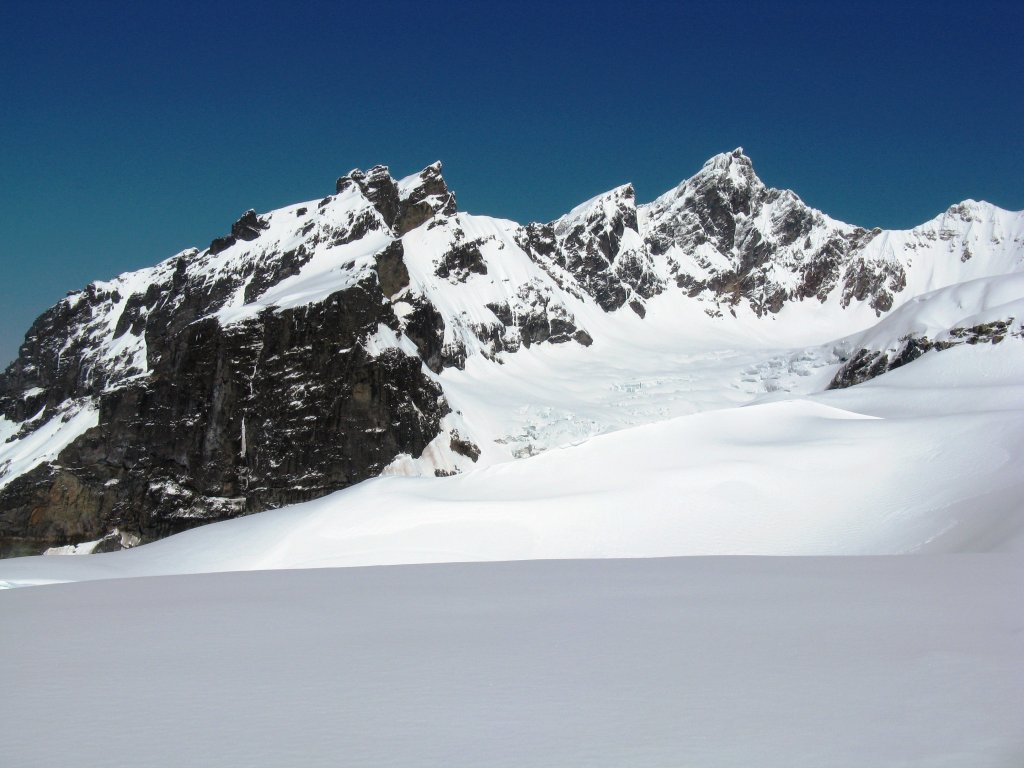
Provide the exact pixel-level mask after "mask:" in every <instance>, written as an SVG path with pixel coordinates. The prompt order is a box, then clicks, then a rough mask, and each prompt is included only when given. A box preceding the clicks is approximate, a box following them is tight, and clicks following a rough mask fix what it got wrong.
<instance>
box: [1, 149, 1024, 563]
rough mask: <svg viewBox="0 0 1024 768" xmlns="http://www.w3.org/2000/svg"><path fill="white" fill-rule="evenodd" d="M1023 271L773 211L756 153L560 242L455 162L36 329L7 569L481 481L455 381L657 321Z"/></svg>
mask: <svg viewBox="0 0 1024 768" xmlns="http://www.w3.org/2000/svg"><path fill="white" fill-rule="evenodd" d="M1022 270H1024V216H1022V214H1020V213H1011V212H1007V211H1002V210H1000V209H998V208H996V207H995V206H990V205H989V204H987V203H977V202H975V201H964V202H963V203H960V204H957V205H955V206H952V207H951V208H950V209H949V210H948V211H946V212H945V213H943V214H941V215H940V216H939V217H937V218H936V219H934V220H932V221H930V222H926V223H925V224H922V225H921V226H919V227H916V228H914V229H912V230H907V231H891V232H885V231H882V230H870V231H869V230H865V229H863V228H860V227H854V226H851V225H848V224H844V223H842V222H838V221H836V220H834V219H831V218H829V217H828V216H826V215H825V214H823V213H821V212H820V211H816V210H814V209H812V208H810V207H808V206H807V205H806V204H804V203H803V202H802V201H801V200H800V198H799V197H797V196H796V195H795V194H794V193H792V192H788V191H785V190H778V189H772V188H770V187H767V186H766V185H765V184H763V183H762V182H761V180H760V179H759V178H758V177H757V176H756V174H755V173H754V170H753V164H752V163H751V161H750V159H749V158H748V157H747V156H746V155H745V154H744V153H743V151H742V149H740V148H737V149H735V150H733V151H732V152H726V153H722V154H720V155H716V156H715V157H713V158H711V159H709V160H708V162H707V163H705V164H704V165H703V167H702V168H701V169H699V170H698V172H697V173H696V174H694V175H693V176H691V177H690V178H688V179H687V180H685V181H683V182H682V183H681V184H679V185H678V186H676V187H675V188H673V189H672V190H669V191H668V192H666V193H665V194H663V195H661V196H659V197H658V198H656V199H655V200H654V201H652V202H650V203H646V204H642V205H637V202H636V194H635V191H634V189H633V187H632V186H631V185H629V184H624V185H622V186H619V187H616V188H615V189H613V190H610V191H609V192H606V193H604V194H602V195H598V196H596V197H594V198H592V199H591V200H588V201H586V202H584V203H582V204H581V205H578V206H576V207H575V208H573V209H572V210H571V211H570V212H569V213H567V214H566V215H564V216H562V217H559V218H558V219H556V220H555V221H553V222H550V223H547V224H544V223H532V224H526V225H520V224H517V223H515V222H511V221H506V220H502V219H495V218H491V217H487V216H475V215H471V214H469V213H465V212H460V211H459V210H458V209H457V206H456V199H455V195H454V193H453V192H452V191H451V190H450V189H449V188H448V185H447V184H446V182H445V180H444V177H443V174H442V167H441V164H440V163H433V164H431V165H428V166H426V167H425V168H424V169H423V170H421V171H419V172H418V173H415V174H411V175H409V176H406V177H403V178H400V179H395V178H394V177H393V176H392V175H391V172H390V170H389V169H388V168H387V166H384V165H377V166H374V167H372V168H370V169H368V170H366V171H362V170H359V169H353V170H351V171H349V172H348V173H347V174H345V175H343V176H341V177H339V178H338V179H337V181H336V184H335V189H334V192H333V193H332V194H330V195H328V196H326V197H324V198H322V199H320V200H312V201H308V202H304V203H297V204H294V205H290V206H285V207H283V208H279V209H277V210H273V211H268V212H263V213H258V212H256V211H253V210H250V211H246V212H245V213H244V214H242V216H240V217H239V218H238V219H237V220H236V221H235V222H234V223H233V224H232V226H231V227H230V230H229V231H228V232H227V233H226V234H225V235H224V236H222V237H220V238H217V239H215V240H214V241H213V242H212V243H211V244H210V246H209V247H208V248H205V249H187V250H184V251H182V252H180V253H178V254H176V255H174V256H172V257H171V258H169V259H167V260H165V261H164V262H162V263H160V264H158V265H156V266H154V267H151V268H148V269H143V270H139V271H137V272H131V273H126V274H124V275H120V276H118V277H116V278H114V279H112V280H107V281H97V282H95V283H92V284H90V285H89V286H88V287H87V288H86V289H85V290H83V291H79V292H75V293H73V294H71V295H69V296H68V297H66V298H65V299H63V300H62V301H60V302H58V303H57V304H56V305H55V306H54V307H52V308H51V309H49V310H47V312H45V313H44V314H43V315H42V316H40V318H39V319H38V320H37V321H36V322H35V323H34V324H33V326H32V328H31V329H30V330H29V332H28V334H27V335H26V338H25V342H24V344H23V345H22V347H21V350H20V355H19V358H18V359H17V360H16V361H15V362H14V363H13V364H12V365H11V366H10V367H9V368H8V369H7V371H6V372H5V373H3V374H2V375H0V546H2V542H3V541H4V540H7V541H14V540H17V541H22V542H29V543H30V544H31V545H32V546H35V545H36V544H44V543H45V544H51V543H63V542H66V541H68V540H75V539H83V538H90V537H98V536H102V535H104V534H106V533H108V532H109V531H111V530H113V529H114V528H117V529H118V530H121V531H128V532H130V533H131V534H132V535H138V536H141V537H142V538H143V539H147V538H156V537H159V536H163V535H166V534H168V533H172V532H175V531H177V530H181V529H183V528H187V527H190V526H193V525H197V524H199V523H201V522H204V521H209V520H215V519H221V518H225V517H232V516H235V515H239V514H244V513H247V512H252V511H257V510H260V509H265V508H267V507H271V506H278V505H281V504H288V503H292V502H295V501H301V500H304V499H309V498H314V497H317V496H322V495H324V494H327V493H329V492H331V491H333V490H336V489H338V488H342V487H345V486H347V485H351V484H352V483H356V482H359V481H361V480H363V479H365V478H368V477H373V476H375V475H378V474H380V473H381V472H383V471H385V470H386V469H387V470H388V471H397V470H395V467H396V466H397V467H400V468H401V471H403V472H410V473H417V472H437V473H442V474H445V473H455V472H461V471H466V470H468V469H470V468H472V467H473V465H474V463H475V461H476V460H477V458H478V457H479V456H480V455H481V450H482V449H481V447H480V446H478V445H476V443H475V442H474V441H475V440H476V439H477V436H476V435H475V433H474V427H473V425H472V421H471V420H467V419H466V418H464V417H463V416H462V415H460V414H459V413H457V412H456V410H457V409H454V408H453V407H452V405H451V404H450V402H449V397H448V393H447V391H446V389H445V386H446V384H445V382H446V381H448V380H449V378H448V372H451V371H453V370H459V369H464V368H465V369H467V370H468V368H469V367H470V366H478V365H491V364H500V363H501V362H502V361H503V360H506V359H507V358H508V356H509V355H512V354H514V353H517V352H519V351H520V350H523V349H527V348H531V347H536V346H538V345H544V346H545V347H546V348H547V349H549V350H551V354H555V350H557V349H559V348H560V347H559V345H565V346H564V347H562V348H566V349H573V350H575V351H576V352H574V354H575V353H579V350H582V349H583V348H585V347H588V346H590V345H592V344H593V345H597V346H600V344H601V343H603V339H605V338H607V334H608V333H610V332H611V331H609V329H612V328H621V329H625V328H632V327H633V326H631V325H630V323H634V322H641V320H639V319H638V318H645V317H646V316H647V315H648V312H649V310H650V309H651V308H652V307H653V306H655V305H657V306H659V307H661V309H662V311H661V313H660V316H661V317H662V318H664V317H665V316H666V314H669V315H671V314H672V313H679V314H682V313H684V309H685V313H686V314H687V316H691V315H692V314H693V310H694V309H696V315H697V316H698V317H700V318H703V319H705V320H706V321H707V322H709V323H729V322H733V321H732V316H733V315H735V316H736V317H737V318H738V320H741V321H743V322H746V321H748V320H752V319H754V318H758V317H760V318H765V319H767V318H768V317H772V316H776V315H779V316H785V317H787V318H790V319H792V318H801V317H807V318H820V317H822V316H823V315H827V316H828V317H830V318H832V319H833V322H834V323H835V324H836V325H842V324H843V323H848V325H849V327H851V328H852V327H857V328H862V327H865V326H867V325H870V324H871V323H873V322H874V321H875V320H876V318H879V317H881V316H883V315H886V314H887V313H889V312H890V311H891V310H892V309H895V308H897V307H899V306H901V305H903V304H905V303H906V302H907V301H908V300H909V299H911V298H913V297H915V296H918V295H921V294H923V293H925V292H927V291H934V290H937V289H941V288H944V287H947V286H951V285H955V284H957V283H959V282H962V281H964V280H975V279H981V278H988V277H991V276H994V275H1004V274H1006V273H1010V272H1020V271H1022ZM844 318H849V320H848V321H847V320H845V319H844ZM644 322H651V321H650V320H649V319H648V320H646V321H644ZM808 322H811V321H808ZM619 332H625V331H615V333H619ZM630 332H634V331H630ZM602 334H604V336H603V335H602ZM559 354H560V353H559ZM872 359H873V360H874V358H872ZM872 365H874V363H872ZM858 375H859V374H858ZM488 450H491V451H493V450H499V449H496V448H495V447H494V446H490V447H489V448H488ZM515 455H518V454H515ZM396 462H397V464H396ZM389 468H390V469H389Z"/></svg>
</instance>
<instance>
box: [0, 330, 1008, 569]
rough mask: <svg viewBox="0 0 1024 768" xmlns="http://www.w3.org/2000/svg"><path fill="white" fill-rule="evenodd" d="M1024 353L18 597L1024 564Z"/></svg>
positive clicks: (412, 496) (105, 559)
mask: <svg viewBox="0 0 1024 768" xmlns="http://www.w3.org/2000/svg"><path fill="white" fill-rule="evenodd" d="M1021 351H1022V350H1021V349H1020V348H1015V346H1011V345H1010V344H1009V343H1007V344H1003V345H1000V346H999V347H992V348H989V347H986V348H982V347H981V346H977V345H964V346H961V347H957V348H954V349H950V350H946V351H943V352H940V353H934V354H930V355H926V356H925V357H923V358H922V359H920V360H918V361H917V362H915V363H914V364H913V365H908V366H904V367H903V368H901V369H899V370H895V371H892V372H891V373H888V374H886V375H885V376H884V377H881V378H878V379H876V380H874V381H870V382H868V383H866V384H862V385H860V386H857V387H852V388H849V389H845V390H839V391H830V392H824V393H821V394H817V395H809V396H805V397H798V398H794V397H793V393H786V392H783V391H781V389H780V390H776V391H772V392H767V393H762V395H761V398H762V399H764V400H766V402H762V403H760V404H754V405H750V406H748V407H742V408H719V409H717V410H711V411H706V412H702V413H695V414H692V415H689V416H680V417H676V418H671V419H668V420H665V421H661V422H658V423H655V424H648V425H643V426H634V427H631V428H624V429H619V430H618V431H615V432H613V433H611V434H607V435H604V436H601V437H595V438H593V439H590V440H585V441H583V442H580V443H579V444H578V445H571V446H568V447H563V448H561V449H557V450H545V451H543V452H542V453H541V454H540V455H537V456H534V457H532V458H529V459H524V460H522V461H516V462H511V463H509V462H499V463H495V464H492V465H491V466H489V467H485V468H479V469H476V470H474V471H472V472H468V473H465V474H463V475H461V476H457V477H443V478H409V477H385V478H380V479H377V480H369V481H366V482H364V483H361V484H359V485H357V486H355V487H353V488H350V489H347V490H343V491H340V492H338V493H336V494H334V495H332V496H328V497H326V498H324V499H320V500H317V501H311V502H308V503H306V504H301V505H296V506H292V507H288V508H286V509H281V510H276V511H269V512H264V513H261V514H259V515H255V516H251V517H246V518H242V519H238V520H232V521H227V522H222V523H217V524H214V525H209V526H206V527H203V528H200V529H197V530H193V531H189V532H187V533H183V534H179V535H177V536H173V537H171V538H169V539H165V540H163V541H159V542H154V543H152V544H147V545H145V546H142V547H138V548H136V549H132V550H129V551H124V552H117V553H112V554H104V555H94V556H91V557H86V558H80V557H76V558H54V557H42V558H19V559H15V560H5V561H2V562H0V582H2V583H6V584H7V585H9V586H18V585H24V584H31V583H42V582H48V581H64V580H80V579H95V578H111V577H122V576H138V575H153V574H168V573H190V572H205V571H220V570H249V569H264V568H307V567H322V566H354V565H375V564H396V563H424V562H446V561H475V560H517V559H533V558H603V557H652V556H670V555H725V554H762V555H824V554H845V555H852V554H897V553H911V552H963V551H993V550H1019V551H1024V515H1022V513H1021V507H1020V501H1019V500H1020V498H1021V497H1022V494H1024V480H1022V479H1021V477H1020V474H1019V473H1018V472H1017V471H1016V464H1017V461H1018V460H1019V457H1020V456H1021V455H1022V453H1024V354H1021ZM834 368H835V366H832V368H831V369H826V372H825V374H824V376H823V378H824V379H825V380H826V381H827V378H828V373H827V371H828V370H834ZM794 378H797V379H803V378H805V377H800V376H799V375H797V376H795V377H794ZM812 378H813V377H812ZM619 396H620V397H626V396H627V394H626V393H619ZM651 398H652V400H657V395H652V396H651ZM591 407H592V408H593V411H592V412H593V413H595V414H599V413H601V407H600V405H599V404H592V406H591ZM580 439H582V438H580Z"/></svg>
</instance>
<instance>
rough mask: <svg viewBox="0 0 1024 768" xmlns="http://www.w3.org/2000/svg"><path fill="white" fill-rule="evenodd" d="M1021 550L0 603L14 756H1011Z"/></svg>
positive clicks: (892, 759) (369, 761) (111, 588)
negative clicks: (1012, 554) (1017, 554)
mask: <svg viewBox="0 0 1024 768" xmlns="http://www.w3.org/2000/svg"><path fill="white" fill-rule="evenodd" d="M1021 577H1022V571H1021V568H1020V564H1019V562H1018V563H1015V562H1014V561H1013V560H1012V559H1010V558H1008V557H1004V556H995V555H983V556H921V557H888V558H682V559H670V560H631V561H613V560H606V561H600V562H595V561H589V562H588V561H575V562H566V561H562V562H530V563H487V564H479V563H478V564H472V565H435V566H399V567H394V568H364V569H333V570H332V569H322V570H311V571H287V572H283V571H277V572H263V573H245V574H237V573H236V574H217V575H204V576H187V577H172V578H154V579H125V580H121V581H107V582H101V583H89V584H68V585H58V586H52V587H41V588H35V589H27V590H9V591H7V592H0V612H2V615H3V618H4V620H3V621H0V644H2V646H3V647H4V648H5V649H16V650H14V651H12V652H7V653H4V654H3V655H2V656H0V675H2V676H3V679H4V684H5V688H4V696H3V697H2V698H0V740H2V742H3V745H4V746H3V749H4V763H5V764H6V765H11V766H64V765H75V766H82V767H83V768H86V767H88V768H92V767H93V766H96V767H97V768H99V767H100V766H102V767H103V768H122V767H124V768H129V767H130V768H140V767H145V768H172V767H173V768H177V767H178V766H181V765H189V766H195V767H197V768H200V767H207V766H208V767H209V768H225V766H249V767H251V768H262V767H263V766H267V767H268V768H269V767H270V766H275V767H276V766H294V765H301V766H309V767H310V768H313V767H316V768H320V767H323V768H330V767H333V766H337V765H339V764H342V765H347V766H364V767H367V768H369V767H370V766H373V767H375V768H385V766H430V767H433V766H438V767H439V766H447V767H449V768H451V767H452V766H480V765H489V766H579V765H587V766H609V767H610V768H611V767H614V768H620V767H621V766H631V767H632V768H647V767H648V766H689V765H693V766H702V767H704V768H749V767H750V766H754V765H756V766H762V767H763V768H821V766H829V768H862V767H863V766H873V767H874V768H905V767H906V766H915V767H916V766H929V767H934V768H938V767H939V766H952V767H955V768H968V767H969V768H1012V767H1013V766H1017V765H1019V764H1020V758H1021V755H1022V754H1024V735H1022V732H1021V728H1020V724H1021V722H1022V721H1024V678H1022V670H1024V643H1021V634H1022V632H1024V620H1022V616H1021V612H1020V608H1019V593H1020V587H1021V586H1022V583H1021Z"/></svg>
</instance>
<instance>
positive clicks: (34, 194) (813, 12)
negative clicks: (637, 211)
mask: <svg viewBox="0 0 1024 768" xmlns="http://www.w3.org/2000/svg"><path fill="white" fill-rule="evenodd" d="M292 5H293V4H291V3H279V4H270V3H260V2H255V1H254V0H252V1H250V2H246V3H233V4H227V3H221V2H218V0H206V2H202V3H191V2H181V1H179V2H173V3H164V2H155V1H153V2H149V1H147V2H138V3H133V4H127V3H124V4H122V3H103V2H99V1H96V2H93V1H89V2H83V1H82V0H78V1H77V2H74V3H66V4H65V3H51V2H45V0H38V1H36V2H22V1H21V0H12V2H10V3H8V4H7V5H6V6H5V10H4V13H3V15H2V18H0V206H2V207H0V211H2V213H0V363H6V362H7V361H9V360H10V359H12V358H13V357H14V355H15V354H16V350H17V346H18V344H19V343H20V341H21V338H22V336H23V334H24V332H25V331H26V330H27V328H28V326H29V324H30V323H31V321H32V319H33V318H34V317H35V316H36V315H37V314H39V313H40V312H41V311H42V310H44V309H45V308H46V307H47V306H49V305H50V304H52V303H53V302H55V301H56V300H57V299H59V298H60V297H61V296H63V295H64V293H65V292H66V291H68V290H71V289H75V288H80V287H82V286H84V285H85V284H86V283H88V282H89V281H91V280H93V279H101V278H109V277H111V276H113V275H115V274H117V273H119V272H121V271H124V270H127V269H134V268H138V267H143V266H147V265H150V264H153V263H155V262H157V261H158V260H160V259H163V258H165V257H167V256H169V255H171V254H173V253H175V252H177V251H179V250H181V249H182V248H185V247H188V246H190V245H196V246H204V245H206V244H208V243H209V241H210V240H211V239H212V238H213V237H214V236H217V235H220V234H223V233H224V232H226V231H227V230H228V228H229V226H230V224H231V222H232V221H233V220H234V219H235V218H236V217H237V216H238V214H239V213H241V212H242V211H244V210H245V209H247V208H250V207H252V208H256V209H258V210H266V209H270V208H274V207H277V206H280V205H284V204H286V203H289V202H295V201H299V200H305V199H312V198H317V197H320V196H322V195H323V194H327V193H329V192H331V191H333V185H334V179H335V177H336V176H338V175H340V174H341V173H344V172H345V171H347V170H349V169H350V168H352V167H356V166H358V167H367V166H370V165H373V164H375V163H385V164H387V165H390V166H391V168H392V170H393V171H394V172H395V173H396V174H405V173H411V172H414V171H416V170H419V169H420V168H421V167H423V166H425V165H427V164H428V163H430V162H432V161H434V160H437V159H440V160H442V161H443V162H444V164H445V175H446V177H447V178H448V181H449V184H450V185H451V186H452V187H453V188H454V189H455V191H456V193H457V195H458V198H459V203H460V207H462V208H463V209H464V210H468V211H471V212H474V213H486V214H493V215H499V216H505V217H508V218H513V219H516V220H519V221H527V220H549V219H552V218H554V217H555V216H557V215H559V214H560V213H562V212H564V211H566V210H568V209H569V208H571V207H572V206H573V205H575V204H576V203H578V202H581V201H582V200H584V199H586V198H587V197H590V196H592V195H594V194H597V193H599V192H601V191H604V190H606V189H609V188H611V187H614V186H616V185H618V184H621V183H624V182H626V181H632V182H633V183H634V184H635V185H636V188H637V191H638V194H639V197H640V198H641V200H649V199H651V198H653V197H655V196H656V195H657V194H659V193H660V192H662V191H664V190H666V189H668V188H670V187H671V186H673V185H675V184H676V183H678V182H679V181H680V180H681V179H683V178H685V177H687V176H689V175H691V174H692V173H694V172H695V171H696V170H697V169H698V168H699V167H700V165H701V163H702V162H703V161H704V160H705V159H707V157H709V156H710V155H712V154H714V153H716V152H720V151H725V150H729V149H732V148H733V147H735V146H739V145H742V146H743V147H745V148H746V150H747V153H748V154H749V155H750V156H751V157H752V158H753V160H754V164H755V168H756V169H757V171H758V173H759V174H760V175H761V177H762V178H763V179H764V180H765V181H766V182H767V183H769V184H771V185H773V186H780V187H788V188H791V189H794V190H795V191H796V192H797V193H798V194H799V195H800V196H801V197H803V198H804V199H805V200H806V201H807V202H808V203H810V204H812V205H814V206H816V207H818V208H821V209H823V210H825V211H826V212H828V213H829V214H830V215H832V216H835V217H837V218H840V219H843V220H846V221H849V222H852V223H856V224H862V225H865V226H882V227H907V226H912V225H914V224H917V223H920V222H922V221H924V220H926V219H928V218H931V217H932V216H934V215H935V214H937V213H938V212H940V211H942V210H944V209H945V208H946V207H947V206H949V205H950V204H952V203H954V202H957V201H959V200H962V199H965V198H968V197H972V198H979V199H985V200H989V201H991V202H993V203H996V204H997V205H1000V206H1003V207H1005V208H1011V209H1015V210H1016V209H1021V208H1024V184H1022V179H1024V45H1022V43H1021V30H1022V29H1024V11H1022V7H1024V4H1022V3H1020V2H981V1H972V2H957V3H947V2H932V3H921V4H918V3H899V2H896V1H895V0H890V2H877V3H876V2H870V3H867V2H865V3H857V2H848V3H832V2H824V1H823V2H790V3H783V2H770V1H768V0H765V1H764V2H744V3H729V2H697V3H687V2H676V3H626V2H616V3H607V2H600V1H595V2H587V3H580V4H574V3H529V2H526V3H523V2H518V3H512V2H508V3H488V2H477V3H470V2H459V3H446V2H441V0H436V1H435V2H423V1H422V0H419V1H418V2H408V3H391V2H334V3H322V4H321V3H307V4H303V5H302V6H301V7H292ZM294 5H296V6H298V5H299V4H297V3H296V4H294Z"/></svg>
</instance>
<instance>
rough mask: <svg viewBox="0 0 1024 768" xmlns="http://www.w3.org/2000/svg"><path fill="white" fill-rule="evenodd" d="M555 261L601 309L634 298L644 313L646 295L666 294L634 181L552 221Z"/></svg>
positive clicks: (636, 307) (633, 303)
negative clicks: (644, 234) (643, 231)
mask: <svg viewBox="0 0 1024 768" xmlns="http://www.w3.org/2000/svg"><path fill="white" fill-rule="evenodd" d="M551 228H552V230H553V233H554V237H555V239H556V241H557V243H558V252H557V255H556V256H555V263H557V264H558V266H560V267H562V268H563V269H565V270H567V271H568V272H570V273H571V274H572V275H573V276H574V277H575V278H576V280H577V281H578V282H579V283H580V285H581V286H582V287H583V289H584V290H585V291H586V292H587V293H589V294H590V295H591V296H593V297H594V298H595V299H596V300H597V302H598V304H600V305H601V308H602V309H604V310H605V311H612V310H615V309H618V308H619V307H621V306H623V305H624V304H626V303H627V302H629V304H630V306H631V307H632V308H633V310H634V311H635V312H637V313H638V314H641V315H642V314H644V309H643V299H648V298H650V297H651V296H654V295H655V294H657V293H660V292H661V289H662V286H661V284H660V283H659V282H658V280H657V278H656V277H655V276H654V269H653V264H651V261H650V257H649V256H648V254H647V251H646V249H645V248H644V244H643V241H642V239H641V238H640V233H639V224H638V220H637V207H636V191H635V190H634V189H633V185H632V184H624V185H622V186H621V187H616V188H615V189H613V190H611V191H609V192H605V193H604V194H602V195H598V196H597V197H594V198H592V199H590V200H588V201H586V202H585V203H582V204H581V205H578V206H576V207H575V208H573V209H572V210H571V211H570V212H569V213H567V214H566V215H565V216H562V217H561V218H559V219H557V220H555V221H554V222H552V224H551Z"/></svg>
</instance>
